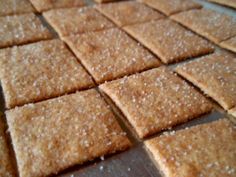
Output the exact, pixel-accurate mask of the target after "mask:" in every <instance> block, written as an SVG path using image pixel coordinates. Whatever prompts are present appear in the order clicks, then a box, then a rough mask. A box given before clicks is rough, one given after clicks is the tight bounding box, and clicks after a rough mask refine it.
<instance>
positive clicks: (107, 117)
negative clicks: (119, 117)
mask: <svg viewBox="0 0 236 177" xmlns="http://www.w3.org/2000/svg"><path fill="white" fill-rule="evenodd" d="M6 115H7V121H8V125H9V131H10V135H11V138H12V143H13V146H14V150H15V154H16V159H17V164H18V170H19V174H20V176H21V177H30V176H35V177H40V176H48V175H52V174H57V173H58V172H59V171H61V170H64V169H66V168H68V167H71V166H73V165H77V164H82V163H84V162H87V161H91V160H93V159H94V158H98V157H102V156H104V155H108V154H111V153H115V152H117V151H122V150H125V149H127V148H128V147H130V145H131V143H130V141H129V140H128V138H127V137H126V133H125V132H124V131H123V130H122V129H121V128H120V126H119V124H118V122H117V121H116V118H115V116H114V114H113V113H112V111H111V109H110V107H109V106H108V105H107V104H106V103H105V101H104V100H103V98H102V97H101V96H100V94H99V93H98V92H97V91H96V90H94V89H92V90H87V91H82V92H78V93H75V94H70V95H66V96H62V97H58V98H55V99H50V100H47V101H43V102H40V103H36V104H28V105H25V106H23V107H18V108H15V109H11V110H9V111H7V112H6Z"/></svg>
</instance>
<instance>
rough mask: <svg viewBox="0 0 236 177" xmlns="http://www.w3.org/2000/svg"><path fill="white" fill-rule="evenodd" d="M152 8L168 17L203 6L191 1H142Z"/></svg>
mask: <svg viewBox="0 0 236 177" xmlns="http://www.w3.org/2000/svg"><path fill="white" fill-rule="evenodd" d="M140 1H142V2H144V3H146V4H147V5H149V6H150V7H152V8H154V9H157V10H159V11H160V12H162V13H164V14H166V15H168V16H169V15H172V14H175V13H179V12H182V11H186V10H190V9H199V8H201V7H202V6H201V5H200V4H198V3H196V2H194V1H191V0H140Z"/></svg>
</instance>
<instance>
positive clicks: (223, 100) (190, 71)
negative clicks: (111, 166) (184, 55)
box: [176, 51, 236, 110]
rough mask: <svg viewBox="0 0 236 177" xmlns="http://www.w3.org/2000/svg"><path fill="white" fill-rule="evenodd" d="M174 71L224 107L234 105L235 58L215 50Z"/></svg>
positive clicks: (235, 87) (235, 92) (235, 95)
mask: <svg viewBox="0 0 236 177" xmlns="http://www.w3.org/2000/svg"><path fill="white" fill-rule="evenodd" d="M176 71H177V72H178V73H179V74H180V75H182V76H183V77H185V78H186V79H187V80H189V81H190V82H192V83H193V84H194V85H196V86H198V87H199V88H200V89H201V90H202V91H203V92H205V93H206V94H207V95H209V96H211V97H212V98H213V99H214V100H216V101H217V102H218V103H219V104H220V105H221V106H222V107H223V108H224V109H226V110H228V109H230V108H232V107H233V106H236V84H235V83H236V58H235V55H232V54H230V53H228V52H221V51H220V52H216V53H214V54H212V55H208V56H206V57H202V58H200V59H197V60H193V61H190V62H189V63H186V64H183V65H180V66H179V67H177V68H176Z"/></svg>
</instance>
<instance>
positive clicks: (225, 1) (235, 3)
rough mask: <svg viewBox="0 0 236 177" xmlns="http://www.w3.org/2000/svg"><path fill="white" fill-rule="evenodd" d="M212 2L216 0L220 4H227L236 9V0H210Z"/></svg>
mask: <svg viewBox="0 0 236 177" xmlns="http://www.w3.org/2000/svg"><path fill="white" fill-rule="evenodd" d="M209 1H210V2H215V3H218V4H222V5H225V6H229V7H233V8H235V9H236V1H235V0H209Z"/></svg>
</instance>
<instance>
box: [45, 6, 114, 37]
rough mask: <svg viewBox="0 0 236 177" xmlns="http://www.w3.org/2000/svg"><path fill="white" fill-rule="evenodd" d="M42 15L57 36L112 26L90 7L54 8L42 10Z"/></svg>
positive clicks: (112, 25)
mask: <svg viewBox="0 0 236 177" xmlns="http://www.w3.org/2000/svg"><path fill="white" fill-rule="evenodd" d="M43 15H44V17H45V18H46V19H47V21H48V22H49V23H50V24H51V25H52V27H53V28H54V29H55V30H56V31H57V33H58V34H59V36H68V35H71V34H77V33H85V32H89V31H97V30H103V29H107V28H111V27H114V24H113V23H112V22H110V21H109V20H107V19H106V18H105V17H104V16H103V15H102V14H100V13H99V12H98V11H96V10H95V9H94V8H92V7H84V8H68V9H55V10H50V11H47V12H44V13H43ZM72 17H73V18H72Z"/></svg>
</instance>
